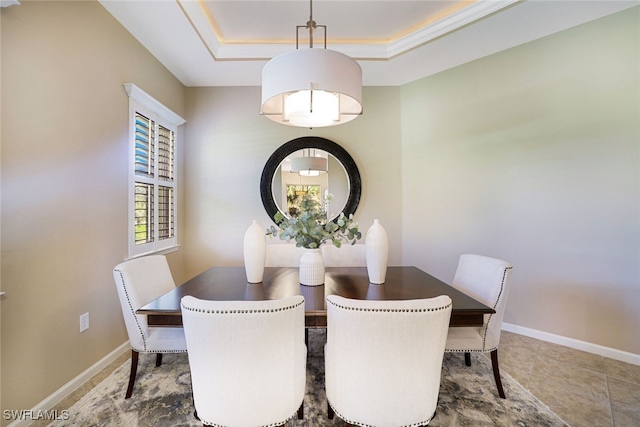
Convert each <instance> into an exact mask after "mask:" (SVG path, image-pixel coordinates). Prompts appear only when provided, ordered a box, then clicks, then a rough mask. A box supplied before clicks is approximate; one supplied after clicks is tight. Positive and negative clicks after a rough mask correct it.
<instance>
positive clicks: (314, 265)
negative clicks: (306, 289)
mask: <svg viewBox="0 0 640 427" xmlns="http://www.w3.org/2000/svg"><path fill="white" fill-rule="evenodd" d="M299 275H300V284H301V285H305V286H320V285H323V284H324V259H323V258H322V253H321V252H320V249H305V250H304V253H303V254H302V256H301V257H300V271H299Z"/></svg>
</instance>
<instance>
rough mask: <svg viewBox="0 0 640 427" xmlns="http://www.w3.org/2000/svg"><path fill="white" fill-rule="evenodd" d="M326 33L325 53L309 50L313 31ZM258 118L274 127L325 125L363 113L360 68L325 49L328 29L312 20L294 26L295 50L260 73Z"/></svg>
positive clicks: (310, 16) (310, 12) (311, 47)
mask: <svg viewBox="0 0 640 427" xmlns="http://www.w3.org/2000/svg"><path fill="white" fill-rule="evenodd" d="M318 27H320V28H322V29H323V30H324V49H319V48H316V49H314V48H313V34H314V32H315V30H316V28H318ZM300 28H306V29H307V30H308V31H309V49H300V48H299V44H298V32H299V30H300ZM260 114H262V115H264V116H266V117H268V118H269V119H271V120H273V121H274V122H276V123H282V124H285V125H288V126H297V127H309V128H314V127H324V126H334V125H339V124H342V123H346V122H349V121H351V120H353V119H355V118H356V117H358V116H359V115H361V114H362V69H361V68H360V65H359V64H358V63H357V62H356V61H355V60H353V59H352V58H350V57H349V56H347V55H345V54H343V53H340V52H337V51H335V50H330V49H327V27H326V25H317V24H316V22H315V21H314V20H313V3H312V0H310V1H309V21H307V24H306V25H297V26H296V50H294V51H292V52H286V53H283V54H280V55H278V56H276V57H274V58H272V59H271V60H270V61H269V62H267V64H266V65H265V66H264V68H263V69H262V107H261V109H260Z"/></svg>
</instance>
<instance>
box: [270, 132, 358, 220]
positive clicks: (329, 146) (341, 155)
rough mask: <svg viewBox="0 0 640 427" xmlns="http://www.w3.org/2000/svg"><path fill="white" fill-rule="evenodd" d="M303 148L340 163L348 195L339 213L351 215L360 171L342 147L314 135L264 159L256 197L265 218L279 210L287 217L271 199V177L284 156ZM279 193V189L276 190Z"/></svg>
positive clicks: (292, 142) (275, 172) (296, 140)
mask: <svg viewBox="0 0 640 427" xmlns="http://www.w3.org/2000/svg"><path fill="white" fill-rule="evenodd" d="M306 149H313V150H320V151H324V152H325V153H327V154H328V155H331V156H333V157H334V158H335V160H336V161H337V162H338V163H340V165H341V166H342V168H343V169H344V172H345V173H346V179H347V181H348V182H347V184H348V192H347V195H346V202H344V207H343V208H342V210H341V211H342V212H344V214H345V215H347V216H349V215H351V214H354V213H355V211H356V209H357V208H358V204H359V203H360V194H361V192H362V183H361V180H360V171H358V167H357V166H356V163H355V162H354V161H353V158H351V156H350V155H349V153H347V152H346V151H345V149H344V148H342V147H341V146H340V145H338V144H336V143H335V142H333V141H330V140H328V139H326V138H321V137H318V136H303V137H301V138H296V139H293V140H291V141H289V142H287V143H285V144H283V145H282V146H280V147H279V148H278V149H277V150H276V151H274V152H273V154H272V155H271V157H269V159H268V160H267V163H266V164H265V166H264V169H263V170H262V176H261V178H260V196H261V197H262V204H263V205H264V208H265V210H266V211H267V214H268V215H269V218H271V219H273V217H274V216H275V214H276V213H277V212H278V211H281V212H282V213H283V214H284V215H286V216H288V213H287V212H284V210H283V209H282V208H281V207H279V206H278V204H277V203H276V199H275V197H274V184H273V183H274V176H275V175H276V174H277V173H279V169H280V167H281V165H282V163H283V162H284V160H285V159H287V157H288V156H291V155H292V154H294V153H296V152H298V151H300V150H306ZM278 191H280V189H278Z"/></svg>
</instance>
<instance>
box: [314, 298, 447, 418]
mask: <svg viewBox="0 0 640 427" xmlns="http://www.w3.org/2000/svg"><path fill="white" fill-rule="evenodd" d="M380 286H383V285H380ZM450 318H451V299H450V298H449V297H448V296H446V295H443V296H439V297H435V298H429V299H420V300H405V301H369V300H353V299H347V298H343V297H340V296H336V295H330V296H328V297H327V322H328V323H327V345H326V349H325V384H326V391H327V399H328V400H329V403H330V405H331V407H332V408H333V410H334V411H335V413H336V414H338V415H339V416H340V418H342V419H344V420H350V421H351V422H352V423H354V422H355V424H359V425H421V423H427V422H428V421H429V420H430V419H431V418H432V416H433V414H434V412H435V410H436V405H437V401H438V393H439V390H440V374H441V370H442V359H443V356H444V348H445V343H446V340H447V333H448V330H449V320H450Z"/></svg>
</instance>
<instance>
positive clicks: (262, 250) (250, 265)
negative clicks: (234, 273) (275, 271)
mask: <svg viewBox="0 0 640 427" xmlns="http://www.w3.org/2000/svg"><path fill="white" fill-rule="evenodd" d="M242 251H243V255H244V269H245V271H246V273H247V282H249V283H260V282H262V275H263V274H264V261H265V259H266V257H267V238H266V234H265V231H264V230H263V229H262V227H260V224H258V221H256V220H255V219H254V220H253V222H252V223H251V225H250V226H249V228H248V229H247V231H246V232H245V233H244V242H243V247H242Z"/></svg>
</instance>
